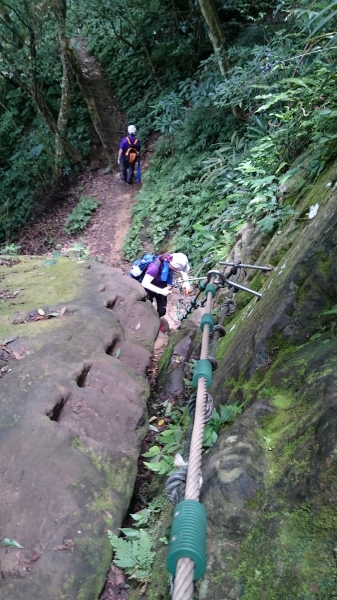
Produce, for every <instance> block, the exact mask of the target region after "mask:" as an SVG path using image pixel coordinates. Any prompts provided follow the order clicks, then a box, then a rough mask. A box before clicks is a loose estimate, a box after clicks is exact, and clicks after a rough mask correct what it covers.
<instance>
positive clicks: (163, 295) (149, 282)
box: [142, 252, 190, 317]
mask: <svg viewBox="0 0 337 600" xmlns="http://www.w3.org/2000/svg"><path fill="white" fill-rule="evenodd" d="M189 270H190V266H189V264H188V258H187V256H186V254H182V252H173V254H160V255H159V256H157V258H156V259H155V260H154V261H153V262H152V263H151V264H149V266H148V267H147V269H146V273H145V275H144V278H143V280H142V286H143V287H144V288H145V289H146V291H147V293H148V296H149V299H150V300H151V302H152V301H153V300H154V299H155V300H156V303H157V312H158V314H159V317H163V316H164V315H165V314H166V305H167V296H168V295H169V294H170V293H171V289H170V287H168V286H170V285H171V284H172V283H173V273H174V272H175V271H180V272H181V275H182V277H183V279H185V280H187V279H188V275H187V273H188V272H189ZM184 285H185V286H188V287H189V282H188V281H186V283H185V284H184Z"/></svg>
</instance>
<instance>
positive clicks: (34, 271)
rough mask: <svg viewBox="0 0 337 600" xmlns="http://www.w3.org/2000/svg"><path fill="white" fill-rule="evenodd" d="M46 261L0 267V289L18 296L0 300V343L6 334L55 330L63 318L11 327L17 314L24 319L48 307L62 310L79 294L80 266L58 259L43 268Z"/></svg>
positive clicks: (29, 260)
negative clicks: (35, 311)
mask: <svg viewBox="0 0 337 600" xmlns="http://www.w3.org/2000/svg"><path fill="white" fill-rule="evenodd" d="M46 262H47V261H46V259H45V258H31V259H29V258H22V259H21V258H20V263H18V264H17V265H14V266H13V267H11V268H9V267H3V266H0V277H1V288H2V289H3V290H8V291H9V292H14V291H17V290H19V294H18V295H17V296H15V299H13V300H4V299H0V311H1V313H0V340H1V339H5V338H6V337H8V336H9V335H13V334H15V335H17V336H21V335H25V336H29V337H35V336H36V335H39V334H40V333H41V332H43V331H46V330H48V331H49V330H51V329H54V328H57V327H58V326H60V324H62V322H63V321H62V319H56V318H54V319H47V320H41V321H37V322H30V323H29V322H28V323H19V324H17V325H13V320H14V318H15V317H16V316H17V313H18V312H19V314H20V316H22V317H24V316H26V315H27V314H28V313H29V312H30V311H32V310H36V309H38V308H42V309H44V308H47V307H48V308H50V307H54V306H55V305H57V306H58V307H59V308H62V307H63V306H64V305H65V304H66V303H69V302H73V301H74V299H75V298H76V296H78V295H79V294H80V290H81V289H82V286H83V277H82V276H81V268H80V265H79V263H77V262H74V261H71V260H69V259H67V258H65V257H61V258H59V259H57V261H56V262H55V264H52V265H47V266H46V265H45V266H44V263H46Z"/></svg>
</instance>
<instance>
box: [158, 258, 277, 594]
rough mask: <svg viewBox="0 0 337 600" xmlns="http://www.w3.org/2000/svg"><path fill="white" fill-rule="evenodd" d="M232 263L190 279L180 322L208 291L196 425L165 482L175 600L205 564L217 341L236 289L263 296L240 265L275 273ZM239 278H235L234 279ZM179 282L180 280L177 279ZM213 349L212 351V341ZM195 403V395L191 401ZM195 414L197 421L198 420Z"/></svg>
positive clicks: (190, 591)
mask: <svg viewBox="0 0 337 600" xmlns="http://www.w3.org/2000/svg"><path fill="white" fill-rule="evenodd" d="M220 264H223V265H226V266H230V267H231V270H230V273H229V274H228V276H225V275H224V274H223V273H221V272H220V271H217V270H211V271H209V272H208V273H207V275H206V277H203V278H199V277H198V278H191V279H190V280H191V281H196V280H200V279H201V280H202V281H201V283H200V284H199V290H198V293H197V295H196V296H195V298H194V299H192V300H191V303H190V305H189V306H188V307H186V313H185V315H184V316H183V317H181V319H180V320H183V319H185V318H187V317H188V315H189V314H191V312H192V311H193V310H195V308H197V306H200V305H202V303H203V302H204V300H201V301H198V298H199V296H200V294H202V293H204V294H205V301H206V312H205V314H204V315H203V316H202V319H201V323H200V329H201V330H202V342H201V352H200V359H199V360H198V361H197V362H196V364H195V368H194V373H193V379H192V381H193V385H194V387H195V388H197V392H196V398H195V408H194V409H193V404H194V399H193V400H192V407H191V408H190V407H189V413H190V416H191V424H190V428H189V431H188V434H187V439H186V442H185V447H184V452H183V459H184V464H183V465H182V466H181V467H180V468H179V470H178V471H177V472H175V473H173V474H172V475H171V476H170V477H169V479H168V481H167V484H166V494H167V496H168V498H169V500H170V501H171V502H172V503H173V504H175V508H174V510H173V521H172V527H171V534H170V542H169V548H168V555H167V569H168V571H169V573H170V574H171V575H172V576H173V577H174V585H173V600H191V599H192V597H193V589H194V583H193V582H194V581H195V580H197V579H199V577H201V576H202V575H203V573H204V571H205V568H206V520H207V516H206V510H205V508H204V506H203V505H202V504H200V502H199V494H200V487H201V456H202V445H203V437H204V428H205V423H206V422H207V420H208V419H209V418H210V415H211V412H212V408H213V400H212V397H211V396H210V394H209V393H208V392H207V388H209V387H210V385H211V383H212V371H213V370H214V369H215V368H216V367H217V361H216V359H215V358H213V356H212V354H213V353H215V349H216V344H217V342H218V339H219V337H220V336H221V335H225V333H226V331H225V329H224V327H223V323H224V320H225V318H226V316H228V315H230V314H233V312H234V310H235V303H234V301H233V299H232V295H233V291H234V290H244V291H246V292H250V293H251V294H253V295H255V296H257V297H258V298H261V296H262V294H261V293H260V292H256V291H255V290H252V289H250V288H247V287H245V286H243V285H241V284H238V283H237V281H236V279H237V278H238V274H239V272H240V269H241V268H252V269H259V270H263V271H271V270H272V269H271V268H270V267H261V266H258V265H243V264H242V263H241V262H238V263H227V262H221V263H220ZM231 276H235V279H233V280H232V279H229V277H231ZM178 283H179V282H178ZM225 287H228V288H229V298H228V299H227V300H225V301H224V302H223V304H222V306H221V315H220V319H219V323H218V324H217V325H215V324H214V317H213V315H212V314H211V310H212V305H213V299H214V298H215V295H216V293H217V291H218V290H219V289H221V288H225ZM211 337H212V342H211V346H212V348H211V352H212V354H211V353H210V348H209V347H210V339H211ZM190 402H191V399H190ZM193 412H194V421H193V423H192V420H193ZM184 486H185V493H184V499H183V500H182V499H181V498H182V495H183V487H184Z"/></svg>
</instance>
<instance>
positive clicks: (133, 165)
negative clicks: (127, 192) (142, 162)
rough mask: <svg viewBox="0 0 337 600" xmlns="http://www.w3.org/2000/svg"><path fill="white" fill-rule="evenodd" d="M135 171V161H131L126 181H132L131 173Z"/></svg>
mask: <svg viewBox="0 0 337 600" xmlns="http://www.w3.org/2000/svg"><path fill="white" fill-rule="evenodd" d="M134 171H135V163H134V162H133V163H131V164H129V166H128V177H127V180H126V181H127V183H133V174H134Z"/></svg>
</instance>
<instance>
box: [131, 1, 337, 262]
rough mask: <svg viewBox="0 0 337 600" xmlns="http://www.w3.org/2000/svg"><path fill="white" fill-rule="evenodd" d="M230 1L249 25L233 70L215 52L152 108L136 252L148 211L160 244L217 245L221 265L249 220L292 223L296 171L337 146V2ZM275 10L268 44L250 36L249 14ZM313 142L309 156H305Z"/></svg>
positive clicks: (319, 165)
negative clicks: (154, 134) (155, 133)
mask: <svg viewBox="0 0 337 600" xmlns="http://www.w3.org/2000/svg"><path fill="white" fill-rule="evenodd" d="M224 8H225V10H227V11H229V12H228V14H229V15H230V16H233V18H234V15H236V18H238V19H239V20H240V24H241V32H240V34H239V35H237V38H236V41H234V40H233V43H231V44H230V46H229V49H228V54H229V58H230V60H231V63H232V65H233V66H232V68H231V70H230V71H229V73H228V75H227V78H226V79H223V78H222V77H221V76H220V75H219V72H218V69H217V64H216V61H215V60H214V57H211V56H210V57H209V58H207V59H206V60H204V61H202V62H201V64H200V67H199V70H198V71H195V72H194V73H193V75H192V76H189V77H187V78H185V79H184V80H182V81H180V82H179V83H178V84H176V85H175V87H174V89H173V90H172V88H171V89H170V91H169V92H166V91H165V92H163V93H162V94H161V95H160V98H159V100H158V102H157V104H156V105H155V111H156V114H155V118H156V119H157V120H156V122H155V124H154V127H157V128H158V129H159V130H160V131H161V133H162V134H163V136H162V138H161V140H159V142H158V143H157V147H156V152H155V154H154V156H153V158H152V160H151V163H150V167H149V170H148V172H147V173H146V175H145V177H144V186H143V188H142V190H141V192H140V194H139V196H138V203H137V205H136V206H135V207H134V219H133V225H132V230H131V231H130V232H129V234H128V238H127V243H126V245H125V255H126V257H127V258H129V259H131V258H133V257H134V255H135V254H137V253H139V252H140V251H141V243H140V240H139V238H138V237H137V233H138V231H139V230H140V229H141V227H142V225H143V221H144V218H148V221H149V226H148V231H149V234H150V235H151V238H152V241H153V243H154V245H155V248H156V249H157V250H158V251H160V250H162V249H167V247H169V248H170V249H171V250H173V251H175V250H177V251H182V252H186V253H187V254H188V256H189V258H190V260H191V262H192V263H196V262H200V260H202V259H203V258H204V257H205V256H206V255H208V254H210V255H212V256H213V260H214V262H216V260H218V259H219V258H221V257H223V256H225V255H226V254H227V252H228V250H229V249H230V247H231V245H232V243H233V241H234V239H235V235H236V233H237V231H238V230H239V229H240V227H241V226H242V225H243V224H244V223H246V222H252V223H255V224H257V225H258V226H259V227H260V229H261V230H262V231H263V232H264V233H266V234H269V233H272V232H273V231H275V230H276V229H277V228H281V227H283V226H284V225H285V223H286V222H287V221H288V219H289V218H290V217H291V216H292V215H294V209H293V207H292V205H291V203H290V202H289V201H287V202H285V201H284V200H285V196H286V194H287V185H288V181H289V180H290V179H291V177H293V176H296V173H297V172H301V175H302V176H303V179H304V180H305V181H307V182H310V181H312V180H314V179H315V178H316V177H317V176H318V175H319V174H320V173H321V172H322V171H323V169H324V168H325V166H326V164H327V163H328V161H329V160H330V159H331V158H332V157H334V156H336V154H337V128H336V123H337V120H336V116H337V111H336V99H337V97H336V90H335V53H336V50H335V48H336V41H337V34H336V33H335V31H336V25H337V13H336V5H335V2H334V1H333V2H330V3H327V4H326V5H322V4H321V3H319V2H314V3H312V4H311V5H310V7H307V6H306V5H305V3H304V2H299V3H298V5H296V6H294V4H293V3H291V2H283V3H282V5H277V4H276V3H275V4H274V3H269V2H261V3H259V5H258V6H256V7H255V6H254V7H252V5H251V3H248V2H245V0H242V1H240V2H239V3H232V2H231V1H230V0H229V1H228V2H226V3H225V7H224ZM271 9H274V13H273V16H272V17H271V12H270V10H271ZM268 11H269V17H268V27H269V28H270V34H269V36H268V42H266V41H265V39H264V38H263V35H261V36H260V38H258V36H257V37H256V36H255V37H254V36H251V37H250V41H249V43H247V40H248V32H249V31H250V29H249V28H250V25H245V24H244V23H248V21H251V20H253V21H255V23H257V22H259V23H263V25H264V27H266V26H267V25H266V23H265V22H263V18H264V17H263V14H266V12H268ZM282 11H283V12H282ZM285 14H287V19H284V15H285ZM245 27H246V29H247V35H245V34H244V30H245ZM258 27H260V25H259V26H258ZM243 39H244V40H245V43H242V44H240V40H243ZM323 90H324V92H323ZM232 104H237V105H240V106H242V107H243V108H244V110H245V111H246V114H247V120H246V121H245V122H242V123H239V122H237V121H236V122H235V120H234V119H233V117H232V116H231V114H230V107H231V105H232ZM306 149H309V150H310V152H311V159H310V160H309V161H303V162H301V161H300V160H298V158H297V157H299V155H300V154H301V153H302V152H303V150H306ZM295 159H297V162H296V166H294V167H292V163H293V162H294V160H295ZM130 241H131V245H129V242H130ZM164 244H165V246H164Z"/></svg>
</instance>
